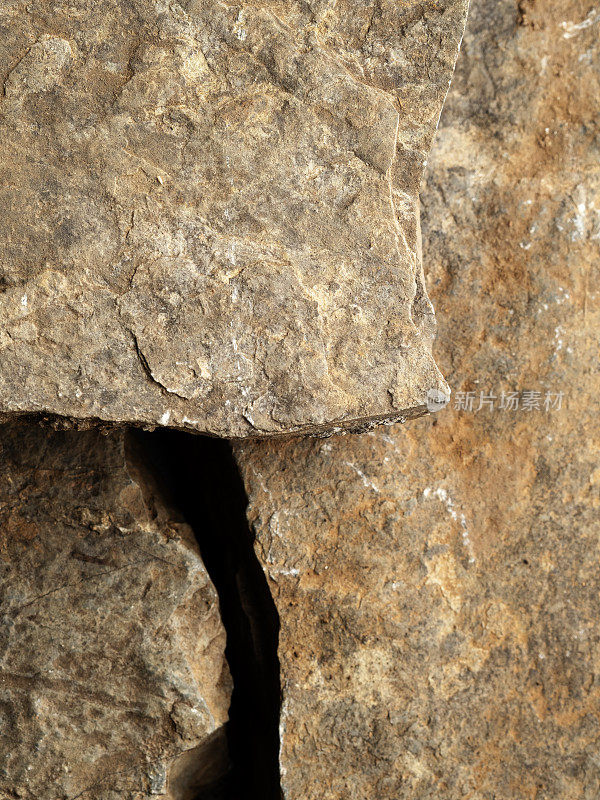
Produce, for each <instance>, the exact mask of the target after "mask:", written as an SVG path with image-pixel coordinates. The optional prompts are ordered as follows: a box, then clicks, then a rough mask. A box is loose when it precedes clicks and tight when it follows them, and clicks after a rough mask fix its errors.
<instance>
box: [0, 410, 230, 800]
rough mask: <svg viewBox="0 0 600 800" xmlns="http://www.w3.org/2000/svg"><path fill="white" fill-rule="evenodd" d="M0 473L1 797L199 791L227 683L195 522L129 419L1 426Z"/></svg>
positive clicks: (182, 796)
mask: <svg viewBox="0 0 600 800" xmlns="http://www.w3.org/2000/svg"><path fill="white" fill-rule="evenodd" d="M0 473H1V475H2V480H1V481H0V719H1V721H2V724H1V725H0V795H1V796H2V797H3V798H4V797H6V798H8V797H10V798H17V797H18V798H23V800H41V798H43V800H67V799H68V800H75V798H81V800H144V798H148V800H150V798H152V799H153V800H154V798H164V799H165V800H195V798H197V797H198V796H199V793H200V790H201V789H202V787H204V789H205V790H206V789H207V788H209V787H210V786H213V785H215V783H216V782H218V781H219V780H220V779H222V777H223V775H224V774H225V772H226V771H227V769H228V756H227V745H226V740H225V735H224V724H225V722H226V720H227V711H228V707H229V698H230V693H231V685H230V683H231V682H230V677H229V671H228V668H227V664H226V662H225V656H224V648H225V631H224V629H223V626H222V624H221V618H220V615H219V605H218V600H217V595H216V591H215V589H214V587H213V585H212V583H211V581H210V579H209V577H208V575H207V573H206V570H205V569H204V565H203V563H202V561H201V559H200V555H199V553H198V549H197V546H196V543H195V540H194V537H193V535H192V532H191V530H190V528H189V527H188V526H187V525H185V524H183V523H182V521H181V519H179V518H178V517H177V515H176V514H174V513H173V511H172V510H170V509H169V508H168V507H167V506H166V505H165V504H164V503H163V501H162V500H161V496H160V494H159V493H158V492H157V491H156V488H155V487H154V486H153V482H152V480H151V478H150V477H149V476H147V475H145V474H144V473H143V471H141V469H140V466H139V463H138V460H137V457H136V455H135V452H133V451H132V450H131V443H130V442H129V440H128V438H127V437H126V436H124V435H123V434H122V433H116V432H113V433H111V434H110V435H109V436H103V435H102V434H101V433H98V432H93V431H92V432H84V433H78V432H73V431H68V432H54V431H48V430H43V429H41V428H40V427H37V426H23V425H4V426H0ZM201 796H203V797H205V796H207V795H206V794H202V795H201Z"/></svg>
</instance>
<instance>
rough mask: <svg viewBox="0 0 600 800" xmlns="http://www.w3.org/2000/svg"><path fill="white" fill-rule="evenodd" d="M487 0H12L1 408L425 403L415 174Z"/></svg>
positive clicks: (350, 415)
mask: <svg viewBox="0 0 600 800" xmlns="http://www.w3.org/2000/svg"><path fill="white" fill-rule="evenodd" d="M466 11H467V0H404V1H403V2H401V3H398V2H397V0H369V2H364V1H363V0H309V2H305V1H304V0H281V2H275V3H266V4H261V3H255V2H251V3H239V4H236V3H229V2H217V0H182V2H180V3H177V2H169V3H167V2H163V0H136V2H129V3H123V2H119V0H100V1H99V0H56V2H54V3H53V4H52V6H51V7H50V6H47V5H46V4H44V3H30V4H28V5H26V4H24V3H21V2H13V1H12V0H10V2H8V3H3V4H2V8H0V30H1V31H2V37H1V38H0V78H1V79H2V81H3V85H4V93H3V96H2V97H0V164H1V166H0V209H1V212H2V213H0V239H2V241H3V242H4V244H5V252H4V255H3V259H2V264H1V272H0V317H1V318H2V320H3V322H2V327H1V328H0V413H2V412H4V413H5V414H11V413H22V412H44V413H53V414H60V415H63V416H66V417H68V418H69V419H71V420H75V421H76V420H79V419H101V420H110V421H116V422H130V423H141V424H150V425H171V426H173V427H179V428H189V429H191V430H195V431H208V432H211V433H216V434H219V435H223V436H241V437H243V436H258V435H268V434H277V433H282V432H283V433H285V432H290V431H298V430H306V431H310V430H312V431H314V430H320V429H331V428H332V427H335V426H350V427H354V428H356V427H360V426H364V424H365V423H366V422H368V421H373V422H377V421H382V420H390V419H397V418H400V417H403V416H404V417H408V416H414V415H418V414H422V413H424V412H425V404H426V398H427V392H428V390H432V389H439V388H441V389H443V388H444V387H445V383H444V381H443V379H442V377H441V375H440V373H439V371H438V369H437V367H436V366H435V364H434V362H433V359H432V357H431V352H430V350H431V341H432V335H433V311H432V308H431V304H430V302H429V300H428V298H427V294H426V292H425V289H424V285H423V275H422V268H421V250H420V237H419V230H418V225H419V222H418V191H419V184H420V181H421V177H422V173H423V167H424V163H425V159H426V157H427V153H428V151H429V147H430V144H431V140H432V137H433V134H434V131H435V126H436V123H437V120H438V117H439V113H440V111H441V108H442V103H443V100H444V96H445V93H446V91H447V88H448V83H449V80H450V77H451V75H452V71H453V68H454V63H455V60H456V56H457V53H458V46H459V42H460V38H461V35H462V32H463V28H464V22H465V18H466Z"/></svg>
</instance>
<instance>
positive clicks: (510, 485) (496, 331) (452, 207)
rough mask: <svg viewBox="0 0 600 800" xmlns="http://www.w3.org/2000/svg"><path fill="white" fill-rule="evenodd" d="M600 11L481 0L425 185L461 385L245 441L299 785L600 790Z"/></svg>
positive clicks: (434, 260) (543, 792) (289, 793)
mask: <svg viewBox="0 0 600 800" xmlns="http://www.w3.org/2000/svg"><path fill="white" fill-rule="evenodd" d="M599 30H600V15H598V13H597V8H596V6H595V4H593V3H591V2H575V1H573V0H571V1H569V2H564V1H561V2H558V0H546V2H524V3H520V4H519V6H517V3H516V2H513V1H512V0H474V1H473V3H472V6H471V16H470V23H469V27H468V32H467V35H466V38H465V42H464V45H463V49H462V52H461V56H460V58H459V63H458V67H457V75H456V77H455V81H454V84H453V88H452V90H451V94H450V97H449V100H448V102H447V106H446V110H445V112H444V115H443V117H442V123H441V128H440V131H439V133H438V138H437V139H436V144H435V147H434V150H433V153H432V157H431V160H430V170H429V175H428V178H427V184H426V189H425V191H424V215H423V232H424V252H425V254H426V259H427V262H428V264H429V265H430V267H429V274H430V277H431V284H430V287H431V290H432V294H433V298H434V301H435V302H436V303H437V305H438V314H439V316H440V319H441V326H442V330H441V332H440V340H439V341H440V345H439V348H438V350H439V354H438V361H439V363H440V364H441V366H442V369H443V370H444V371H445V374H446V375H447V376H448V377H449V382H450V384H451V385H452V387H453V390H454V400H453V402H452V404H451V408H449V409H447V410H445V411H443V412H441V413H440V414H439V415H437V416H436V417H429V418H426V419H423V420H418V421H417V422H415V423H413V424H411V426H406V427H405V428H399V427H394V428H390V429H388V430H383V429H379V430H378V431H375V432H372V433H370V434H367V435H365V436H347V437H333V438H331V439H329V440H327V441H322V442H318V441H308V440H305V441H303V442H301V441H295V442H289V443H285V444H281V443H277V444H275V443H256V444H249V443H248V444H245V445H242V446H240V447H239V448H238V459H239V462H240V466H241V468H242V471H243V474H244V477H245V481H246V485H247V487H248V492H249V495H250V501H251V505H250V511H249V515H250V519H251V521H252V523H253V525H254V527H255V530H256V532H257V549H258V553H259V555H260V558H261V560H262V562H263V564H264V566H265V570H266V572H267V575H268V578H269V581H270V585H271V587H272V590H273V593H274V595H275V598H276V602H277V605H278V608H279V612H280V615H281V622H282V628H281V636H280V648H279V654H280V659H281V673H282V682H283V688H284V703H283V709H282V720H281V732H282V749H281V768H282V781H283V786H284V790H285V797H286V800H300V798H301V799H302V800H312V799H313V798H314V800H316V799H317V798H318V799H319V800H333V798H336V799H337V798H340V800H341V798H344V800H348V798H356V800H359V799H360V800H364V798H389V800H400V799H402V800H404V799H406V800H409V799H410V800H425V798H427V799H428V800H429V798H431V800H433V798H435V800H458V799H459V798H469V799H470V800H492V799H493V800H516V799H517V798H518V800H594V799H595V798H597V797H598V796H600V765H599V762H598V740H599V738H600V691H599V688H598V687H599V686H600V629H599V626H598V619H599V618H600V599H599V598H600V594H599V591H598V590H599V586H600V570H599V564H600V545H599V541H600V538H599V533H600V523H599V513H600V473H599V470H598V454H599V450H600V435H599V434H600V429H599V423H598V412H599V410H600V409H599V400H598V398H599V397H600V380H599V374H598V370H599V364H598V330H599V329H600V318H599V317H600V315H599V313H598V277H599V276H598V269H599V262H600V259H599V247H598V245H599V242H600V239H599V236H600V225H599V223H600V217H599V211H600V167H599V164H600V131H599V127H598V126H599V120H600V100H599V98H600V85H599V84H600V81H599V65H600V45H599V39H598V31H599ZM482 391H483V392H484V395H485V397H486V398H488V400H489V395H491V394H495V395H496V397H497V399H496V400H495V407H494V409H493V410H492V409H491V407H490V402H489V401H488V402H486V401H485V398H484V402H483V405H482V408H481V409H480V410H478V409H479V406H480V392H482ZM502 391H504V392H505V393H506V396H505V399H506V398H507V397H508V392H518V393H519V403H520V404H521V405H520V408H519V409H518V410H512V411H511V410H508V409H506V410H500V409H499V401H500V399H501V393H502ZM527 391H532V392H540V393H541V395H540V397H539V398H538V396H537V395H525V394H524V393H525V392H527ZM461 392H465V393H466V392H473V393H474V394H473V395H470V396H468V395H466V394H465V395H461V394H460V393H461ZM547 392H551V393H552V395H551V399H552V402H553V403H555V402H556V400H557V397H556V396H557V394H558V393H560V392H564V397H563V400H562V408H561V409H558V408H551V409H550V410H549V411H548V412H546V411H545V410H544V408H543V405H544V401H545V397H546V393H547ZM471 397H473V411H468V410H464V409H463V410H461V409H457V408H454V405H455V404H461V405H464V404H465V403H466V405H467V406H468V404H469V402H470V398H471ZM527 398H528V400H529V405H530V404H531V403H532V402H533V404H534V405H535V402H536V401H537V400H538V399H539V400H540V403H541V409H540V410H538V409H535V408H533V409H532V410H525V408H526V407H527ZM524 403H525V404H526V405H525V406H524V405H523V404H524ZM505 404H506V403H505Z"/></svg>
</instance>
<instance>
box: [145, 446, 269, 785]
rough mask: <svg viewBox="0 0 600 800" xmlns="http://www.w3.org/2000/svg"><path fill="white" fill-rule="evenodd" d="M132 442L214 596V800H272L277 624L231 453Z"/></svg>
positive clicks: (215, 448) (226, 448)
mask: <svg viewBox="0 0 600 800" xmlns="http://www.w3.org/2000/svg"><path fill="white" fill-rule="evenodd" d="M135 435H136V438H137V439H138V440H139V442H140V444H141V446H142V448H143V450H144V451H145V452H146V456H147V458H148V460H149V461H150V462H151V463H152V465H153V467H154V471H155V474H157V475H158V477H159V479H160V480H161V482H162V484H163V489H164V490H165V491H166V492H167V493H168V494H169V495H170V499H171V502H172V503H173V504H174V505H175V506H176V507H177V508H178V509H179V511H180V512H181V513H182V514H183V515H184V516H185V518H186V521H187V522H188V523H189V524H190V526H191V527H192V529H193V531H194V533H195V536H196V539H197V541H198V544H199V547H200V551H201V555H202V559H203V562H204V564H205V566H206V569H207V571H208V573H209V576H210V578H211V580H212V582H213V583H214V585H215V588H216V589H217V592H218V595H219V604H220V609H221V616H222V621H223V625H224V627H225V630H226V632H227V647H226V651H225V654H226V658H227V661H228V664H229V668H230V671H231V675H232V679H233V695H232V702H231V707H230V711H229V723H228V725H227V729H228V730H227V736H228V740H229V749H230V753H231V770H230V774H229V778H228V782H227V785H226V786H225V787H224V788H223V790H222V792H221V793H220V794H219V795H218V797H219V800H229V798H236V797H240V796H244V797H245V798H248V800H252V798H260V800H280V798H281V788H280V777H279V718H280V710H281V687H280V678H279V660H278V656H277V649H278V640H279V616H278V614H277V611H276V608H275V604H274V601H273V598H272V596H271V593H270V591H269V588H268V585H267V580H266V577H265V574H264V572H263V570H262V567H261V566H260V564H259V561H258V559H257V557H256V554H255V552H254V534H253V532H252V531H251V529H250V527H249V525H248V521H247V518H246V507H247V505H248V500H247V497H246V493H245V489H244V485H243V482H242V479H241V477H240V475H239V472H238V468H237V465H236V463H235V461H234V457H233V453H232V450H231V445H230V444H229V443H228V442H226V441H224V440H221V439H216V438H208V437H202V436H196V435H193V434H187V433H183V432H180V431H174V430H159V431H155V432H152V433H147V432H138V433H136V434H135ZM203 798H204V795H202V796H200V797H197V798H194V800H203Z"/></svg>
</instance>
